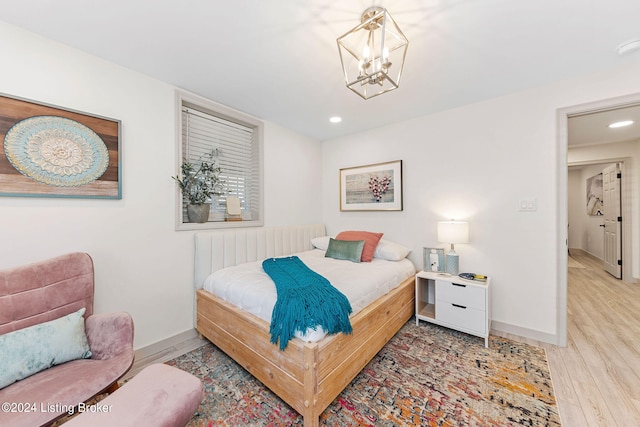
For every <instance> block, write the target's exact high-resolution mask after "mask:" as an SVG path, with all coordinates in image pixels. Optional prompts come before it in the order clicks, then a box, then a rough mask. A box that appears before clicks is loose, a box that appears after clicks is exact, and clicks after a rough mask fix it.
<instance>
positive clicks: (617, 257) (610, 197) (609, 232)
mask: <svg viewBox="0 0 640 427" xmlns="http://www.w3.org/2000/svg"><path fill="white" fill-rule="evenodd" d="M602 190H603V193H604V194H603V196H604V197H603V199H604V201H603V205H604V269H605V270H606V271H607V273H609V274H611V275H612V276H614V277H616V278H618V279H621V278H622V262H621V260H622V258H621V252H622V251H621V248H622V245H621V240H620V234H621V228H622V227H621V226H622V222H621V221H622V217H621V216H620V215H621V214H620V170H619V169H618V165H617V164H615V165H612V166H609V167H607V168H606V169H605V170H603V171H602Z"/></svg>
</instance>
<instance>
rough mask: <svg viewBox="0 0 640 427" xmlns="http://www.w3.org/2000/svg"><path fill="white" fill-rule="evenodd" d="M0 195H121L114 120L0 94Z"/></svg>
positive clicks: (113, 197)
mask: <svg viewBox="0 0 640 427" xmlns="http://www.w3.org/2000/svg"><path fill="white" fill-rule="evenodd" d="M0 141H1V142H2V150H0V196H30V197H76V198H96V199H121V198H122V186H121V167H120V121H119V120H114V119H109V118H105V117H99V116H94V115H89V114H86V113H81V112H77V111H73V110H67V109H63V108H60V107H55V106H51V105H46V104H41V103H37V102H34V101H29V100H25V99H21V98H15V97H11V96H8V95H2V94H0Z"/></svg>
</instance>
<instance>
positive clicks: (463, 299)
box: [436, 280, 487, 311]
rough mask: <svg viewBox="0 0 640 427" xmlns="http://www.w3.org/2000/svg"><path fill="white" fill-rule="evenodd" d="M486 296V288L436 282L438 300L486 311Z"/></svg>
mask: <svg viewBox="0 0 640 427" xmlns="http://www.w3.org/2000/svg"><path fill="white" fill-rule="evenodd" d="M481 286H482V285H481ZM486 294H487V293H486V292H485V289H484V287H480V286H474V285H469V284H464V283H462V282H460V281H453V282H447V281H444V280H436V299H438V300H444V301H448V302H452V303H455V304H459V305H462V306H465V307H472V308H475V309H478V310H482V311H485V307H486V305H485V298H486Z"/></svg>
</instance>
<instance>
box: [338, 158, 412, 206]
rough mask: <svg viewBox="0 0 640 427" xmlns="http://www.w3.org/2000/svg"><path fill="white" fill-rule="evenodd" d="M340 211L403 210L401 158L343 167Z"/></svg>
mask: <svg viewBox="0 0 640 427" xmlns="http://www.w3.org/2000/svg"><path fill="white" fill-rule="evenodd" d="M340 210H341V211H401V210H402V160H396V161H393V162H388V163H378V164H375V165H367V166H358V167H354V168H345V169H340Z"/></svg>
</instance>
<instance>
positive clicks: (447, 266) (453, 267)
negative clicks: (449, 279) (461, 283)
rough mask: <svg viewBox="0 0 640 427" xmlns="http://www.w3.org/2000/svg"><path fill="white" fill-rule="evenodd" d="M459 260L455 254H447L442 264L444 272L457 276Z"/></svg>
mask: <svg viewBox="0 0 640 427" xmlns="http://www.w3.org/2000/svg"><path fill="white" fill-rule="evenodd" d="M459 258H460V257H458V254H456V253H448V254H447V257H446V260H445V262H444V272H445V273H449V274H451V275H454V276H457V275H458V261H459Z"/></svg>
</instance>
